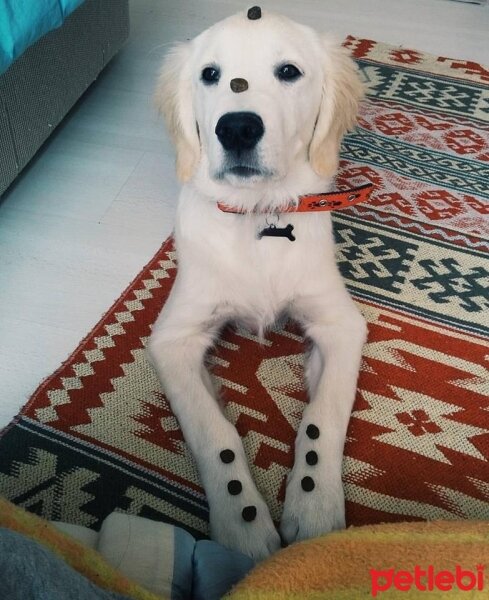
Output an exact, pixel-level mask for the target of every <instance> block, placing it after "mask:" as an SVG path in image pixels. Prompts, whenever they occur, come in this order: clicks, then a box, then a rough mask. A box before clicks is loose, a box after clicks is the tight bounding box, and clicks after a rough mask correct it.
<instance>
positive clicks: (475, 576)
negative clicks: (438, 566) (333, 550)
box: [370, 565, 484, 598]
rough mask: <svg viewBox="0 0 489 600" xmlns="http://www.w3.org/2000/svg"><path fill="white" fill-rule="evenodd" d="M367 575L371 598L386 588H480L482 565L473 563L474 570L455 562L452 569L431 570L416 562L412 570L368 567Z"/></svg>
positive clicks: (466, 589) (427, 589)
mask: <svg viewBox="0 0 489 600" xmlns="http://www.w3.org/2000/svg"><path fill="white" fill-rule="evenodd" d="M370 578H371V582H372V585H371V592H372V596H373V597H374V598H375V597H376V596H377V595H378V594H379V592H386V591H387V590H389V589H391V588H395V589H396V590H399V591H401V592H408V591H410V590H419V591H420V592H431V591H433V590H440V591H442V592H449V591H451V590H453V589H455V590H456V589H459V590H461V591H464V592H468V591H471V590H479V591H482V590H483V589H484V566H483V565H477V567H476V569H475V570H469V569H463V568H462V567H461V566H460V565H456V567H455V569H454V570H453V571H435V568H434V567H433V565H430V566H428V567H426V568H424V569H423V568H421V567H420V566H419V565H416V566H415V567H414V569H413V570H412V571H396V570H395V569H383V570H376V569H370Z"/></svg>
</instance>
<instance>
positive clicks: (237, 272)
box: [175, 202, 335, 327]
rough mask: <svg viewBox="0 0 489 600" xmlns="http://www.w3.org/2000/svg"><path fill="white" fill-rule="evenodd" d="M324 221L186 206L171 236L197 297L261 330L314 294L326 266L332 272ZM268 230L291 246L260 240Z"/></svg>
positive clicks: (329, 240) (328, 229) (275, 240)
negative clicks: (193, 279)
mask: <svg viewBox="0 0 489 600" xmlns="http://www.w3.org/2000/svg"><path fill="white" fill-rule="evenodd" d="M324 217H326V215H321V216H319V218H318V216H317V215H291V214H285V215H280V217H277V216H276V215H268V216H266V215H236V214H225V213H222V212H220V211H219V210H218V209H217V207H216V206H213V205H210V204H204V203H201V202H199V203H195V204H194V205H191V204H190V203H188V202H185V203H184V205H183V206H181V207H180V210H179V212H178V215H177V224H176V230H175V233H176V238H177V250H178V256H179V261H181V265H182V266H184V268H185V270H186V272H187V273H188V272H192V273H195V277H196V278H198V281H199V282H200V283H199V293H201V294H202V295H206V294H209V295H210V296H211V297H213V299H215V300H216V301H217V300H219V301H220V302H221V303H222V304H223V305H227V306H228V307H229V310H230V313H233V311H234V312H236V313H238V315H237V316H244V317H245V318H246V319H247V321H250V320H252V321H255V322H256V323H257V324H258V327H261V325H262V324H268V323H269V322H270V321H273V319H274V318H275V316H276V315H277V314H278V313H279V312H281V311H283V310H284V309H286V308H287V307H288V305H289V304H290V303H291V302H292V301H293V300H294V298H296V297H298V296H300V295H303V294H309V293H314V289H315V288H316V287H317V284H318V282H319V281H320V280H322V279H324V278H327V276H328V275H327V272H326V271H327V270H328V265H329V268H331V265H332V267H333V269H334V268H335V267H334V257H333V243H332V237H331V226H330V220H329V217H326V218H324ZM270 227H272V228H273V227H275V228H284V229H285V228H287V230H288V232H290V231H292V232H293V237H294V238H295V240H294V241H292V240H291V239H290V236H289V235H286V236H283V237H282V236H273V235H272V236H268V235H261V236H260V233H261V232H263V230H264V229H266V228H270Z"/></svg>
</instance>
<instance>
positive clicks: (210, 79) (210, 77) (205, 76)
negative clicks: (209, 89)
mask: <svg viewBox="0 0 489 600" xmlns="http://www.w3.org/2000/svg"><path fill="white" fill-rule="evenodd" d="M201 77H202V81H203V82H204V83H205V84H207V85H212V84H213V83H217V82H218V81H219V78H220V77H221V71H220V70H219V68H218V67H206V68H205V69H203V70H202V73H201Z"/></svg>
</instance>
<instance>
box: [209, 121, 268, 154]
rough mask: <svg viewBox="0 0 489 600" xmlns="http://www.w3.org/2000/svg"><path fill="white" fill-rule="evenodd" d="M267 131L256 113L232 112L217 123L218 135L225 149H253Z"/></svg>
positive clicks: (237, 150) (238, 150) (236, 150)
mask: <svg viewBox="0 0 489 600" xmlns="http://www.w3.org/2000/svg"><path fill="white" fill-rule="evenodd" d="M264 132H265V127H264V126H263V121H262V120H261V117H259V116H258V115H257V114H256V113H252V112H232V113H226V114H225V115H223V116H222V117H221V118H220V119H219V121H218V122H217V125H216V135H217V137H218V138H219V141H220V142H221V144H222V145H223V147H224V149H225V150H232V151H235V152H241V151H243V150H252V149H253V148H254V147H255V146H256V145H257V143H258V141H259V139H260V138H261V137H262V135H263V134H264Z"/></svg>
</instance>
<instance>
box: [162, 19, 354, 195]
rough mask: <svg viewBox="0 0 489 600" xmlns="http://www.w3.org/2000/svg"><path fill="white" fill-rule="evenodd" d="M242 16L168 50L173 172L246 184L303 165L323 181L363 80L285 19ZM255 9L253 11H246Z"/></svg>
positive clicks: (323, 40)
mask: <svg viewBox="0 0 489 600" xmlns="http://www.w3.org/2000/svg"><path fill="white" fill-rule="evenodd" d="M258 15H259V16H258V18H257V14H256V13H255V14H254V15H250V13H248V14H247V13H246V12H245V13H242V14H238V15H235V16H233V17H230V18H228V19H225V20H224V21H221V22H220V23H217V24H216V25H214V26H213V27H211V28H210V29H208V30H206V31H204V32H203V33H202V34H200V35H199V36H198V37H196V38H195V39H193V40H192V41H190V42H188V43H183V44H179V45H177V46H175V47H174V48H173V49H172V51H171V52H170V53H169V54H168V56H167V58H166V60H165V62H164V65H163V70H162V73H161V77H160V82H159V85H158V89H157V95H156V99H157V103H158V105H159V107H160V108H161V110H162V112H163V114H164V115H165V118H166V121H167V124H168V128H169V131H170V133H171V135H172V137H173V139H174V142H175V145H176V150H177V174H178V176H179V178H180V179H181V180H182V181H188V180H190V179H192V177H193V176H194V175H195V174H196V173H197V172H198V173H199V177H200V178H204V180H206V181H207V182H208V183H209V184H210V183H213V184H216V183H217V184H224V185H231V186H233V187H234V188H249V187H254V186H256V185H260V184H263V183H266V182H270V181H275V182H276V181H279V180H282V179H284V178H285V177H286V176H287V174H288V173H289V172H291V170H293V167H294V166H295V165H297V164H298V163H301V164H302V163H307V165H308V166H309V167H310V169H312V170H313V171H314V172H315V173H316V174H317V175H318V176H320V177H322V178H327V177H330V176H332V175H334V173H335V172H336V169H337V167H338V156H339V146H340V143H341V139H342V137H343V135H344V134H345V132H346V131H347V130H349V129H351V128H352V127H353V126H354V124H355V121H356V115H357V109H358V102H359V100H360V98H361V96H362V85H361V83H360V81H359V78H358V74H357V70H356V67H355V65H354V63H353V61H352V60H351V59H350V58H349V56H348V55H347V53H346V51H345V50H344V49H343V48H341V47H340V46H339V45H337V44H336V43H334V42H333V41H331V40H330V39H329V38H328V37H326V36H319V35H318V34H317V33H316V32H315V31H314V30H312V29H310V28H309V27H305V26H303V25H299V24H297V23H295V22H293V21H291V20H289V19H287V18H285V17H282V16H278V15H274V14H270V13H264V14H261V13H260V12H259V13H258ZM250 16H252V17H254V18H250Z"/></svg>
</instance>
